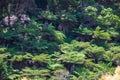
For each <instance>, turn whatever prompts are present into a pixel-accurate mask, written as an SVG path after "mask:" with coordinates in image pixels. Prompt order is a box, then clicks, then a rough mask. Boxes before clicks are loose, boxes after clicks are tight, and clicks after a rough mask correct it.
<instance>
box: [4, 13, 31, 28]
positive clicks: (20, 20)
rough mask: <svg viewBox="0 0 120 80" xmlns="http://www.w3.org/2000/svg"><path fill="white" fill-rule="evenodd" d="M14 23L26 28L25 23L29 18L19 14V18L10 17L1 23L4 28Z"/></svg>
mask: <svg viewBox="0 0 120 80" xmlns="http://www.w3.org/2000/svg"><path fill="white" fill-rule="evenodd" d="M16 21H18V22H20V23H21V24H22V25H23V26H26V25H27V22H28V21H30V17H29V16H27V15H26V14H21V15H20V16H19V18H18V16H16V15H11V16H9V17H8V16H7V17H5V18H4V19H3V22H4V24H5V25H6V26H13V25H14V24H15V22H16Z"/></svg>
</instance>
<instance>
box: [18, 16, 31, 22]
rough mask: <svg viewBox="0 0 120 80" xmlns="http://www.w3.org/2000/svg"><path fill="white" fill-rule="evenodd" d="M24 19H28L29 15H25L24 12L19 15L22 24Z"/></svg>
mask: <svg viewBox="0 0 120 80" xmlns="http://www.w3.org/2000/svg"><path fill="white" fill-rule="evenodd" d="M26 21H30V17H29V16H27V15H26V14H22V15H20V22H21V23H22V24H25V22H26Z"/></svg>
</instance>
